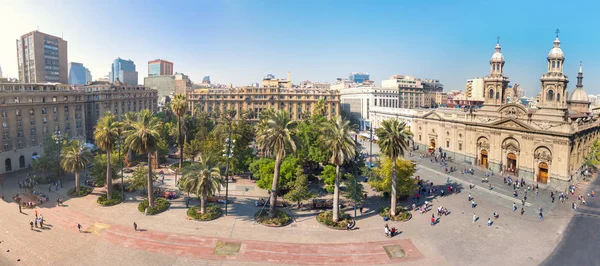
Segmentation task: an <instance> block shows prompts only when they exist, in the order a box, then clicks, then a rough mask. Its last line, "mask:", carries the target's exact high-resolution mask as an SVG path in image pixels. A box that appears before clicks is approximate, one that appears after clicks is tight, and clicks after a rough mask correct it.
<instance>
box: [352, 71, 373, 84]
mask: <svg viewBox="0 0 600 266" xmlns="http://www.w3.org/2000/svg"><path fill="white" fill-rule="evenodd" d="M348 79H349V80H351V81H352V82H354V83H363V82H365V81H366V80H369V73H361V72H352V73H350V76H349V77H348Z"/></svg>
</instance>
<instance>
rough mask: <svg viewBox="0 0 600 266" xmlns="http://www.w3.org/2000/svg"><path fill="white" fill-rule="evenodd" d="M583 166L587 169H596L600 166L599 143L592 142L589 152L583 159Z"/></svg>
mask: <svg viewBox="0 0 600 266" xmlns="http://www.w3.org/2000/svg"><path fill="white" fill-rule="evenodd" d="M585 164H586V166H588V167H597V166H598V165H600V141H598V140H596V141H594V144H593V145H592V147H590V151H589V153H588V154H587V156H586V157H585Z"/></svg>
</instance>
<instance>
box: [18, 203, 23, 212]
mask: <svg viewBox="0 0 600 266" xmlns="http://www.w3.org/2000/svg"><path fill="white" fill-rule="evenodd" d="M19 213H23V212H22V211H21V203H20V202H19Z"/></svg>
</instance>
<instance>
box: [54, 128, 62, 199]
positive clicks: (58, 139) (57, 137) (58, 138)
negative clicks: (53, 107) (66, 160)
mask: <svg viewBox="0 0 600 266" xmlns="http://www.w3.org/2000/svg"><path fill="white" fill-rule="evenodd" d="M52 139H54V141H55V142H56V145H58V159H57V160H58V161H60V152H61V150H62V142H63V136H62V134H61V133H60V130H57V131H54V133H53V134H52ZM58 176H59V177H60V188H62V187H63V178H62V174H61V168H60V167H58Z"/></svg>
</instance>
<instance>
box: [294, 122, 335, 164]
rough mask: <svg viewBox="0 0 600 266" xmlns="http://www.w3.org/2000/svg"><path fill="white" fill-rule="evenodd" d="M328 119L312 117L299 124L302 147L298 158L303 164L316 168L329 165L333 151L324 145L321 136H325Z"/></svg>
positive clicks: (298, 134)
mask: <svg viewBox="0 0 600 266" xmlns="http://www.w3.org/2000/svg"><path fill="white" fill-rule="evenodd" d="M327 122H328V121H327V118H325V117H324V116H320V115H319V116H312V117H310V118H308V119H305V120H303V121H301V122H299V123H298V133H297V136H298V139H299V140H300V143H301V145H300V147H299V149H298V158H302V159H303V163H304V164H306V165H308V166H310V168H311V169H314V168H316V167H317V166H318V165H319V164H325V163H327V160H328V159H329V157H330V156H331V151H330V150H329V149H328V148H327V147H326V146H325V145H323V144H322V142H321V139H320V137H321V135H322V134H323V128H324V124H326V123H327Z"/></svg>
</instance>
